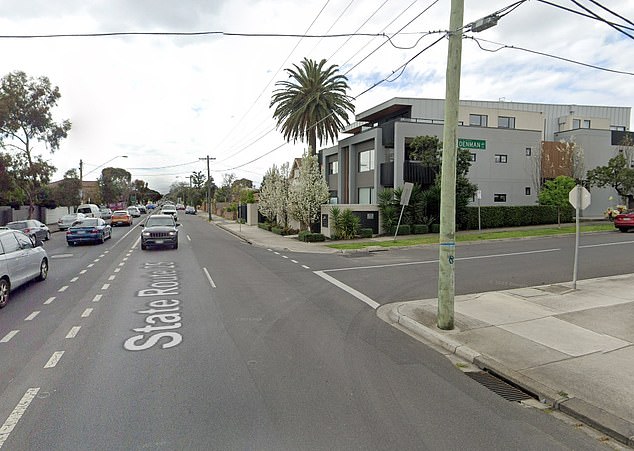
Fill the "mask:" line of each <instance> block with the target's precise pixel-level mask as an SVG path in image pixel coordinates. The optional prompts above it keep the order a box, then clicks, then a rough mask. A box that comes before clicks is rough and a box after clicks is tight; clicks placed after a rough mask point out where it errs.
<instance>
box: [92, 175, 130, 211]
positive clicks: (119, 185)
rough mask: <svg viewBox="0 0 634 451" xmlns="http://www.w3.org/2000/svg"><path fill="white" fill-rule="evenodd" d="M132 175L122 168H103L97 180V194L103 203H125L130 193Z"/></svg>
mask: <svg viewBox="0 0 634 451" xmlns="http://www.w3.org/2000/svg"><path fill="white" fill-rule="evenodd" d="M131 180H132V174H130V173H129V172H128V171H126V170H125V169H122V168H112V167H108V168H104V169H103V170H102V171H101V177H99V178H98V179H97V182H98V183H99V192H100V194H101V198H102V199H103V202H104V203H106V204H112V203H116V202H125V201H127V200H128V196H129V195H130V192H131V191H132V188H131Z"/></svg>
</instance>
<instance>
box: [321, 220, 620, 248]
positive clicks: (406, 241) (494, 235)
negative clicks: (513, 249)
mask: <svg viewBox="0 0 634 451" xmlns="http://www.w3.org/2000/svg"><path fill="white" fill-rule="evenodd" d="M575 231H576V227H575V226H574V225H573V226H569V225H566V226H562V227H557V226H553V227H545V228H534V229H519V230H512V229H511V230H498V231H489V232H474V231H466V232H457V233H456V242H468V241H484V240H498V239H510V238H528V237H539V236H553V235H570V234H574V233H575ZM580 231H581V232H610V231H616V229H615V228H614V225H613V224H612V223H609V224H592V225H581V226H580ZM424 244H438V234H425V235H413V236H412V235H410V236H408V237H407V238H398V237H397V239H396V241H394V240H393V239H384V240H375V241H358V242H356V241H354V242H351V241H347V242H345V243H338V244H337V243H333V244H328V245H327V246H328V247H330V248H333V249H340V250H354V249H363V248H366V247H386V248H388V247H402V246H419V245H424Z"/></svg>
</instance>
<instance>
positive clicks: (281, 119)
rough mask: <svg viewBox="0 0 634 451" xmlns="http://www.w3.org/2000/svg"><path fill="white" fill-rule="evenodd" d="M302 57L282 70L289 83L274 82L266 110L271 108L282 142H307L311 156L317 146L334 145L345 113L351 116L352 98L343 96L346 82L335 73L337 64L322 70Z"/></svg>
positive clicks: (344, 120)
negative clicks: (273, 108) (281, 134)
mask: <svg viewBox="0 0 634 451" xmlns="http://www.w3.org/2000/svg"><path fill="white" fill-rule="evenodd" d="M325 65H326V60H325V59H322V60H321V61H320V62H317V61H315V60H312V59H308V58H304V59H303V60H302V61H301V63H300V65H299V66H298V65H297V64H294V65H293V66H294V69H286V73H287V74H288V76H289V79H290V80H282V81H278V82H277V83H275V86H277V89H276V90H275V91H273V96H272V97H271V103H270V105H269V107H273V106H275V110H274V112H273V118H274V119H276V120H277V127H278V128H281V130H282V133H283V135H284V139H286V140H287V141H291V140H292V141H293V142H297V140H300V141H303V142H306V141H307V142H308V149H309V152H310V154H311V155H315V154H316V152H317V141H318V140H319V144H320V145H321V144H322V142H327V141H328V140H331V141H332V142H334V141H335V140H336V138H337V136H338V134H339V131H340V130H341V129H342V128H343V127H344V125H346V124H348V123H349V121H348V113H349V112H350V113H354V105H353V104H352V100H353V99H352V97H350V96H348V95H347V94H346V91H347V90H348V89H349V86H348V79H347V78H346V77H345V76H344V75H340V74H339V73H338V68H337V65H334V64H333V65H332V66H330V67H324V66H325Z"/></svg>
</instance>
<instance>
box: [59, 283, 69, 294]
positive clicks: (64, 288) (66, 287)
mask: <svg viewBox="0 0 634 451" xmlns="http://www.w3.org/2000/svg"><path fill="white" fill-rule="evenodd" d="M67 289H68V285H64V286H63V287H62V288H60V289H59V290H57V292H58V293H61V292H62V291H66V290H67Z"/></svg>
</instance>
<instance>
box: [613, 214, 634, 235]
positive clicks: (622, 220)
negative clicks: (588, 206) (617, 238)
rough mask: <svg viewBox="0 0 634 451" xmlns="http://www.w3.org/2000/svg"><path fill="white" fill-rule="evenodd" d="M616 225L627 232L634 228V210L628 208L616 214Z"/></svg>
mask: <svg viewBox="0 0 634 451" xmlns="http://www.w3.org/2000/svg"><path fill="white" fill-rule="evenodd" d="M614 227H616V228H617V229H619V230H620V231H621V232H627V231H628V230H630V229H634V210H627V211H624V212H623V213H620V214H618V215H616V217H615V218H614Z"/></svg>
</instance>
